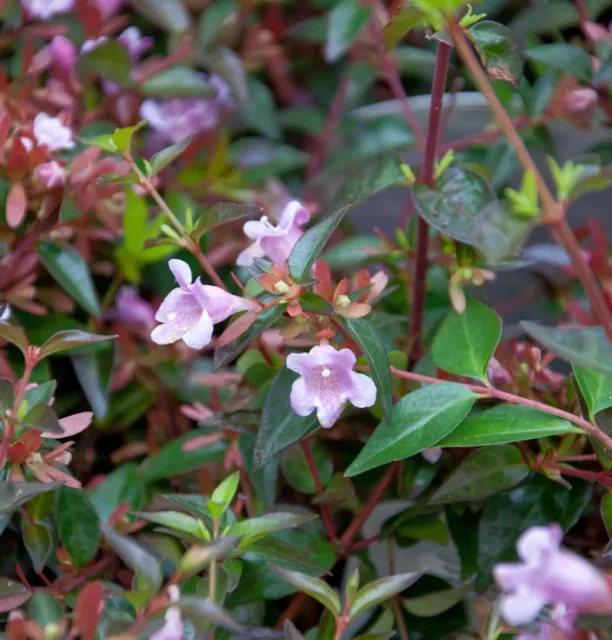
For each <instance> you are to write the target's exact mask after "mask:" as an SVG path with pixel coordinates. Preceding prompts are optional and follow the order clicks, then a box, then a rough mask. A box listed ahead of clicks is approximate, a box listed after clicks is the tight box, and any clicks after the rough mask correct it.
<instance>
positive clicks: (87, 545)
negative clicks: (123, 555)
mask: <svg viewBox="0 0 612 640" xmlns="http://www.w3.org/2000/svg"><path fill="white" fill-rule="evenodd" d="M57 524H58V533H59V539H60V542H61V543H62V545H63V546H64V547H66V550H67V551H68V553H69V554H70V558H71V559H72V562H73V564H74V565H75V566H77V567H84V566H85V565H86V564H87V563H88V562H89V561H90V560H91V559H92V558H93V557H94V556H95V555H96V552H97V551H98V547H99V546H100V540H101V534H100V524H99V521H98V514H97V513H96V510H95V509H94V507H93V505H92V504H91V501H90V499H89V496H88V495H87V494H86V493H85V492H84V491H83V490H82V489H70V488H69V487H66V486H62V487H60V489H59V491H58V492H57Z"/></svg>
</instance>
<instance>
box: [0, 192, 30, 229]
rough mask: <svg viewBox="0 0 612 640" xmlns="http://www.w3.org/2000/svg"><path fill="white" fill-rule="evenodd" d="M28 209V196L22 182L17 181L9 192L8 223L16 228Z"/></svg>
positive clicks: (7, 202)
mask: <svg viewBox="0 0 612 640" xmlns="http://www.w3.org/2000/svg"><path fill="white" fill-rule="evenodd" d="M27 211H28V196H27V194H26V191H25V189H24V187H23V185H22V184H21V182H15V183H14V184H13V185H12V187H11V188H10V190H9V192H8V196H7V197H6V204H5V217H6V223H7V224H8V226H9V227H10V228H11V229H16V228H17V227H18V226H19V225H20V224H21V223H22V222H23V219H24V218H25V215H26V213H27Z"/></svg>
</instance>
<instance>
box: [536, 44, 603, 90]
mask: <svg viewBox="0 0 612 640" xmlns="http://www.w3.org/2000/svg"><path fill="white" fill-rule="evenodd" d="M526 54H527V57H529V58H531V60H535V61H536V62H543V63H544V64H546V65H548V66H550V67H553V68H554V69H560V70H561V71H563V73H567V74H569V75H572V76H576V78H579V79H580V80H584V81H585V82H591V78H592V75H593V71H592V67H591V56H590V55H589V54H588V53H587V52H586V51H585V50H584V49H581V48H580V47H576V46H574V45H572V44H567V43H565V42H555V43H553V44H540V45H538V46H536V47H532V48H531V49H527V51H526Z"/></svg>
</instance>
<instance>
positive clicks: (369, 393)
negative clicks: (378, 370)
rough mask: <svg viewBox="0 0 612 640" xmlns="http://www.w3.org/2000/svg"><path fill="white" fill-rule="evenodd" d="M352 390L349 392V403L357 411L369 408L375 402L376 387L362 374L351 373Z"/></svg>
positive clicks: (370, 379)
mask: <svg viewBox="0 0 612 640" xmlns="http://www.w3.org/2000/svg"><path fill="white" fill-rule="evenodd" d="M351 382H352V385H353V388H352V389H351V391H350V392H349V396H348V399H349V401H350V402H351V403H352V404H353V405H354V406H355V407H358V408H359V409H364V408H365V407H371V406H372V405H373V404H374V403H375V402H376V385H375V384H374V381H373V380H372V378H370V377H369V376H366V375H365V374H364V373H351Z"/></svg>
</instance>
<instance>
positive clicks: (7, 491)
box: [0, 480, 61, 514]
mask: <svg viewBox="0 0 612 640" xmlns="http://www.w3.org/2000/svg"><path fill="white" fill-rule="evenodd" d="M60 484H61V483H60V482H6V481H4V480H0V514H2V513H7V512H9V511H12V510H13V509H16V508H17V507H20V506H21V505H23V504H26V502H28V501H30V500H31V499H32V498H34V497H35V496H37V495H39V494H41V493H47V491H53V490H54V489H56V488H57V487H59V486H60Z"/></svg>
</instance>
